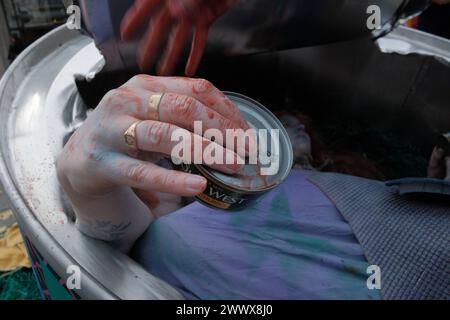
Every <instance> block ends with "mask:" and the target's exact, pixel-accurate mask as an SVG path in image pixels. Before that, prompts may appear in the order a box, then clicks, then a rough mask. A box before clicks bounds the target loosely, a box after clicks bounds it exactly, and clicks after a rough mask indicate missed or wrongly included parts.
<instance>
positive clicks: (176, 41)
mask: <svg viewBox="0 0 450 320" xmlns="http://www.w3.org/2000/svg"><path fill="white" fill-rule="evenodd" d="M238 2H239V0H166V1H164V0H136V1H135V3H134V5H133V6H132V7H131V8H130V9H129V11H128V12H127V13H126V14H125V17H124V18H123V20H122V25H121V37H122V40H123V41H130V40H131V39H132V38H134V37H135V36H136V35H137V33H138V32H139V31H140V29H141V28H142V27H143V26H144V25H145V24H146V23H148V21H149V20H151V23H150V25H149V28H148V31H147V33H146V34H145V36H144V40H143V43H142V45H141V47H140V49H139V53H138V64H139V66H140V68H141V70H142V71H146V70H148V69H150V68H151V67H152V66H153V64H154V63H155V61H156V59H157V54H158V52H159V50H160V48H161V47H162V45H163V42H164V41H165V39H166V35H167V34H168V33H170V37H169V40H168V44H167V47H166V49H165V52H164V54H163V57H162V59H161V61H160V62H159V64H158V67H157V73H158V74H159V75H171V74H173V72H174V69H175V67H176V63H177V61H178V59H179V58H180V55H181V53H182V50H183V48H184V45H185V43H186V41H187V39H188V37H189V34H190V31H191V30H192V29H193V28H194V29H195V32H194V38H193V41H192V46H191V53H190V56H189V59H188V62H187V65H186V69H185V73H186V75H187V76H193V75H194V74H195V72H196V71H197V68H198V66H199V64H200V60H201V58H202V56H203V52H204V50H205V47H206V41H207V39H208V30H209V27H210V26H211V24H213V23H214V22H215V21H216V20H217V19H218V18H219V17H221V16H222V15H223V14H225V13H226V12H227V11H228V10H229V9H231V8H232V7H233V6H235V5H236V4H237V3H238Z"/></svg>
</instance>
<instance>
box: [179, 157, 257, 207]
mask: <svg viewBox="0 0 450 320" xmlns="http://www.w3.org/2000/svg"><path fill="white" fill-rule="evenodd" d="M174 167H175V169H177V170H180V171H184V172H187V173H192V174H196V175H201V176H204V177H205V178H206V179H207V181H208V183H207V186H206V189H205V191H204V192H203V193H201V194H199V195H197V196H196V197H195V198H196V199H197V200H198V201H200V202H202V203H203V204H205V205H207V206H210V207H213V208H217V209H223V210H239V209H242V208H244V207H247V206H248V205H249V204H250V203H252V202H253V201H254V200H255V199H256V198H258V197H259V196H260V195H261V194H262V193H264V192H260V193H257V194H249V193H245V192H240V191H237V190H232V188H225V187H223V186H221V185H220V183H219V182H216V181H214V179H213V178H211V177H207V176H205V175H204V174H203V173H202V172H201V171H200V170H199V169H198V168H197V167H196V165H192V164H181V165H174Z"/></svg>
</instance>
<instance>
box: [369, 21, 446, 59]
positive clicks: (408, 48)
mask: <svg viewBox="0 0 450 320" xmlns="http://www.w3.org/2000/svg"><path fill="white" fill-rule="evenodd" d="M376 44H377V46H378V48H379V49H380V50H381V52H383V53H397V54H401V55H409V54H418V55H422V56H430V57H434V58H435V59H437V60H439V61H441V62H444V63H446V64H447V65H450V40H448V39H445V38H442V37H439V36H435V35H433V34H429V33H426V32H423V31H420V30H416V29H412V28H408V27H404V26H399V27H398V28H396V29H395V30H393V31H392V32H391V33H389V34H387V35H385V36H384V37H382V38H379V39H378V40H377V41H376Z"/></svg>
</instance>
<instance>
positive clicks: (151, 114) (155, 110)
mask: <svg viewBox="0 0 450 320" xmlns="http://www.w3.org/2000/svg"><path fill="white" fill-rule="evenodd" d="M163 96H164V93H158V94H153V95H151V96H150V99H149V101H148V119H149V120H155V121H158V120H159V105H160V104H161V100H162V98H163Z"/></svg>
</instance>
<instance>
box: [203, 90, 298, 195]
mask: <svg viewBox="0 0 450 320" xmlns="http://www.w3.org/2000/svg"><path fill="white" fill-rule="evenodd" d="M224 93H225V95H226V96H227V97H228V98H229V99H230V100H231V101H232V102H233V103H234V104H235V105H236V106H237V107H238V108H239V110H240V111H241V114H242V116H243V117H244V118H245V120H247V122H248V124H249V125H250V127H252V128H253V129H256V134H257V137H258V151H259V152H258V154H259V155H258V164H245V165H244V168H243V170H242V171H241V172H240V173H239V174H236V175H228V174H225V173H222V172H219V171H216V170H213V169H211V168H209V167H204V166H202V168H204V169H205V170H206V171H207V172H208V174H210V175H211V176H212V177H214V178H215V179H216V180H218V181H219V182H222V183H223V184H225V185H227V186H230V187H232V188H235V189H238V190H242V191H246V192H252V191H255V192H258V191H262V190H268V189H271V188H273V187H275V186H276V185H278V184H280V183H281V182H282V181H283V180H284V179H285V178H286V177H287V175H288V174H289V172H290V171H291V168H292V163H293V151H292V145H291V141H290V139H289V135H288V134H287V132H286V130H285V129H284V127H283V125H282V124H281V122H280V121H279V120H278V119H277V117H276V116H275V115H274V114H273V113H272V112H270V111H269V110H268V109H267V108H266V107H264V106H263V105H261V104H260V103H259V102H257V101H255V100H253V99H250V98H248V97H246V96H244V95H241V94H238V93H233V92H224ZM264 140H266V141H267V142H266V143H264ZM246 163H247V161H246Z"/></svg>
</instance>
